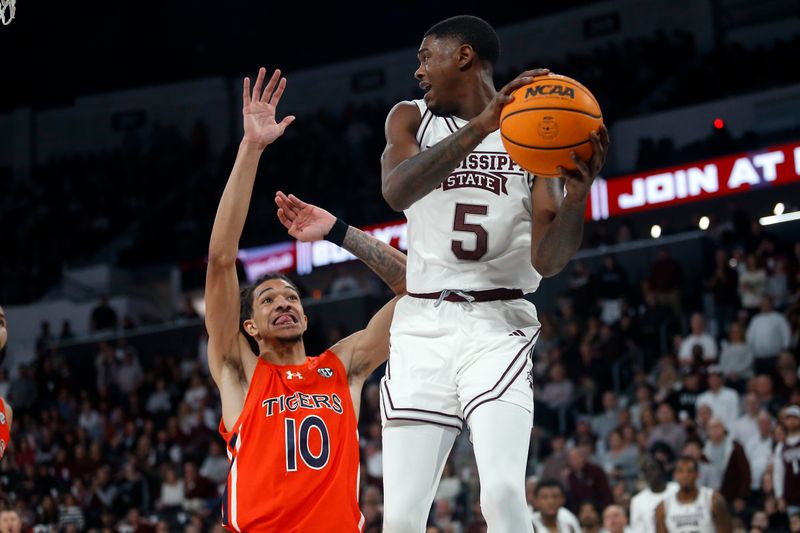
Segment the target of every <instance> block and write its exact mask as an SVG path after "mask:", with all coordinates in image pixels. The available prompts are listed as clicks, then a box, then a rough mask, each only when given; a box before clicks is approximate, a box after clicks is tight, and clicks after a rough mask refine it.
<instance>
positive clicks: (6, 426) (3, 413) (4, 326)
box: [0, 306, 14, 459]
mask: <svg viewBox="0 0 800 533" xmlns="http://www.w3.org/2000/svg"><path fill="white" fill-rule="evenodd" d="M6 341H8V323H7V322H6V312H5V310H4V309H3V307H2V306H0V353H3V350H4V349H5V347H6ZM0 362H2V359H1V358H0ZM13 416H14V411H12V410H11V406H10V405H8V402H6V400H5V398H3V397H0V459H2V458H3V455H4V454H5V453H6V448H8V444H9V443H10V442H11V419H12V418H13Z"/></svg>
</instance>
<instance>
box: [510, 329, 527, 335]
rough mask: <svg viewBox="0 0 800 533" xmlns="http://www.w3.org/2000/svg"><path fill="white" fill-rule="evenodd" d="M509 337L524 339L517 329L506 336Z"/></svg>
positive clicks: (520, 331)
mask: <svg viewBox="0 0 800 533" xmlns="http://www.w3.org/2000/svg"><path fill="white" fill-rule="evenodd" d="M508 336H509V337H524V336H525V334H524V333H523V332H522V330H521V329H517V330H514V331H512V332H511V333H509V334H508Z"/></svg>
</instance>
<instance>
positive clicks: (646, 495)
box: [631, 481, 678, 533]
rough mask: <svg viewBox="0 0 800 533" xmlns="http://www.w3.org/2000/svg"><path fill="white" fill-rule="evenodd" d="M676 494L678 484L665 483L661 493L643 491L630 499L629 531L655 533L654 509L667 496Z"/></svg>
mask: <svg viewBox="0 0 800 533" xmlns="http://www.w3.org/2000/svg"><path fill="white" fill-rule="evenodd" d="M676 492H678V484H677V483H675V482H674V481H670V482H669V483H667V486H666V488H665V489H664V490H663V491H661V492H653V491H652V490H650V489H644V490H643V491H641V492H639V493H638V494H636V495H635V496H634V497H633V498H631V531H632V532H633V533H656V507H658V504H659V503H661V502H663V501H664V499H665V498H666V497H667V496H671V495H672V494H674V493H676Z"/></svg>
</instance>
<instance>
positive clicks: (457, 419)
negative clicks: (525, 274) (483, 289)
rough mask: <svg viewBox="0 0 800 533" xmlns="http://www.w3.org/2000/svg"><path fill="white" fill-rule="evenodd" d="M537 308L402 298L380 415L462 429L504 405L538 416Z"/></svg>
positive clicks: (513, 303)
mask: <svg viewBox="0 0 800 533" xmlns="http://www.w3.org/2000/svg"><path fill="white" fill-rule="evenodd" d="M539 328H540V324H539V320H538V319H537V315H536V307H535V306H534V305H533V304H532V303H530V302H529V301H527V300H525V299H524V298H517V299H513V300H496V301H490V302H473V303H467V302H449V301H443V302H441V303H440V304H439V305H438V306H437V305H436V300H431V299H423V298H415V297H412V296H405V297H404V298H402V299H401V300H400V301H399V302H398V303H397V306H396V308H395V311H394V320H393V321H392V327H391V336H390V344H391V348H390V351H389V362H388V364H387V367H386V375H385V376H384V378H383V380H382V381H381V416H382V419H383V424H384V425H386V424H387V423H390V422H391V421H394V420H399V421H419V422H426V423H433V424H439V425H443V426H449V427H454V428H456V429H459V430H460V429H461V428H462V426H463V423H464V421H465V420H468V419H469V415H470V414H471V413H472V412H473V411H474V410H475V408H476V407H478V406H480V405H482V404H483V403H486V402H490V401H494V400H497V399H500V398H502V400H503V401H506V402H510V403H513V404H516V405H519V406H521V407H523V408H525V409H527V410H528V411H531V412H533V387H532V376H531V370H532V361H531V353H532V352H533V347H534V344H535V343H536V338H537V336H538V335H539Z"/></svg>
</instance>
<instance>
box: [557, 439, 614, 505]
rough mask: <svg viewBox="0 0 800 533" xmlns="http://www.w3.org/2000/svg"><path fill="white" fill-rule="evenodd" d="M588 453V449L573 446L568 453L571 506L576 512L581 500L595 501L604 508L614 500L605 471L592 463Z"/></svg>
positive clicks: (568, 481) (568, 483) (568, 485)
mask: <svg viewBox="0 0 800 533" xmlns="http://www.w3.org/2000/svg"><path fill="white" fill-rule="evenodd" d="M586 455H587V454H586V451H585V450H583V449H581V448H573V449H572V450H570V451H569V454H568V455H567V468H568V469H569V473H568V474H567V487H568V488H569V494H570V505H569V508H570V510H572V511H573V512H576V513H577V512H578V504H579V503H580V502H585V501H593V502H595V503H597V504H598V505H599V506H600V508H602V509H604V508H605V507H606V506H607V505H611V503H612V502H613V496H612V494H611V487H610V486H609V484H608V478H607V477H606V474H605V472H603V469H602V468H600V467H599V466H597V465H595V464H592V463H590V462H589V461H588V460H587V457H586Z"/></svg>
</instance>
